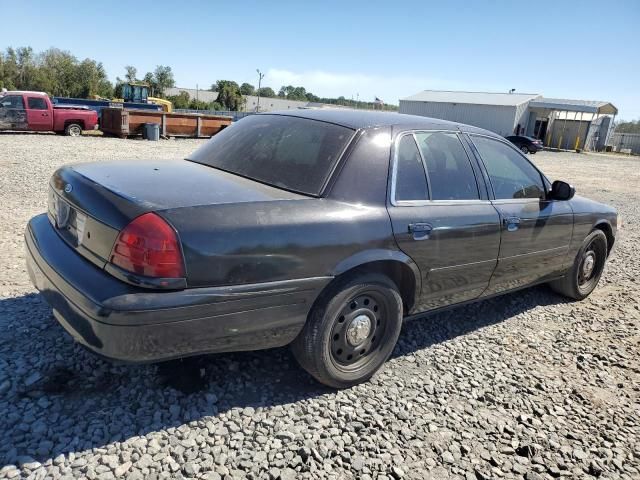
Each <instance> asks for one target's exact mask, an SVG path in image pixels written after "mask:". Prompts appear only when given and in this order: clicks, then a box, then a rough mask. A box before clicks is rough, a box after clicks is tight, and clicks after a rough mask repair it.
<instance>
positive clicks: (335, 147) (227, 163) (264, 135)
mask: <svg viewBox="0 0 640 480" xmlns="http://www.w3.org/2000/svg"><path fill="white" fill-rule="evenodd" d="M353 133H354V132H353V130H351V129H349V128H346V127H341V126H338V125H333V124H331V123H325V122H318V121H316V120H309V119H306V118H298V117H288V116H284V115H252V116H249V117H245V118H243V119H242V120H240V121H238V122H236V123H234V124H232V125H231V126H230V127H227V128H225V129H224V130H222V131H221V132H220V133H218V134H217V135H215V136H214V137H213V138H212V139H211V140H209V141H208V142H207V143H206V144H205V145H203V146H202V147H200V148H199V149H198V150H196V151H195V152H194V153H192V154H191V155H190V156H189V157H187V159H188V160H192V161H194V162H198V163H202V164H204V165H209V166H211V167H215V168H219V169H221V170H225V171H227V172H231V173H235V174H237V175H242V176H243V177H248V178H251V179H254V180H257V181H259V182H263V183H267V184H269V185H273V186H276V187H281V188H284V189H287V190H293V191H295V192H300V193H305V194H309V195H318V194H320V192H321V190H322V187H323V185H324V184H325V182H326V180H327V178H328V177H329V175H330V174H331V172H332V170H333V167H334V166H335V164H336V162H337V161H338V158H339V157H340V154H341V153H342V151H343V150H344V149H345V147H346V145H347V143H348V142H349V140H350V139H351V137H352V136H353Z"/></svg>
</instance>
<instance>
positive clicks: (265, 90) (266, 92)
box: [259, 87, 276, 98]
mask: <svg viewBox="0 0 640 480" xmlns="http://www.w3.org/2000/svg"><path fill="white" fill-rule="evenodd" d="M259 92H260V96H261V97H267V98H274V97H276V92H274V91H273V88H271V87H262V88H261V89H260V90H259Z"/></svg>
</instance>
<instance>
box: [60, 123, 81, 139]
mask: <svg viewBox="0 0 640 480" xmlns="http://www.w3.org/2000/svg"><path fill="white" fill-rule="evenodd" d="M64 134H65V135H67V136H69V137H79V136H80V135H82V127H81V126H80V125H78V124H77V123H70V124H69V125H67V126H66V127H65V129H64Z"/></svg>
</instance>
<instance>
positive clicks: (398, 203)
mask: <svg viewBox="0 0 640 480" xmlns="http://www.w3.org/2000/svg"><path fill="white" fill-rule="evenodd" d="M437 132H441V133H450V134H454V135H455V136H456V138H457V139H458V141H459V142H460V143H461V145H462V148H463V149H464V151H465V153H466V155H467V159H468V160H469V166H470V167H471V171H472V172H473V176H474V178H475V181H476V188H477V189H478V198H477V199H461V200H433V199H432V198H431V195H432V190H431V179H430V178H429V170H428V169H427V164H426V163H425V159H424V155H423V154H422V150H421V149H420V146H419V145H418V141H417V140H416V137H415V136H416V134H417V133H437ZM460 134H461V132H460V131H459V130H450V129H441V128H435V129H418V130H407V131H404V132H401V133H400V134H398V135H396V137H395V139H394V140H393V152H392V165H391V175H390V189H389V203H390V204H391V205H392V206H394V207H419V206H426V205H467V204H468V205H480V204H489V203H491V202H490V199H489V198H486V199H485V198H482V197H483V195H482V188H481V185H480V182H479V181H478V174H477V172H476V169H475V168H474V167H473V162H474V161H476V159H475V158H472V157H475V155H474V154H473V153H472V155H470V154H469V153H470V152H469V150H468V148H467V146H466V145H465V142H464V141H463V139H462V137H461V135H460ZM407 135H411V136H412V137H413V141H414V142H415V144H416V147H417V148H418V153H419V155H420V159H421V160H422V168H423V169H424V174H425V177H426V179H427V188H428V193H429V198H428V199H427V200H396V176H397V172H398V144H399V143H400V140H401V139H402V137H405V136H407ZM483 183H484V180H483ZM484 187H485V188H486V185H485V186H484Z"/></svg>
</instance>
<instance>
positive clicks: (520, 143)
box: [506, 135, 544, 153]
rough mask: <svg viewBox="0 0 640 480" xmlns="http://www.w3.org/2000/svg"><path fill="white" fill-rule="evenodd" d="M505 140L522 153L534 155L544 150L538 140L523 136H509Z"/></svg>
mask: <svg viewBox="0 0 640 480" xmlns="http://www.w3.org/2000/svg"><path fill="white" fill-rule="evenodd" d="M506 138H507V140H509V141H510V142H511V143H513V144H514V145H515V146H516V147H518V148H519V149H520V151H521V152H522V153H536V152H539V151H540V150H544V145H543V144H542V140H540V139H538V138H534V137H527V136H525V135H511V136H510V137H506Z"/></svg>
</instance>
